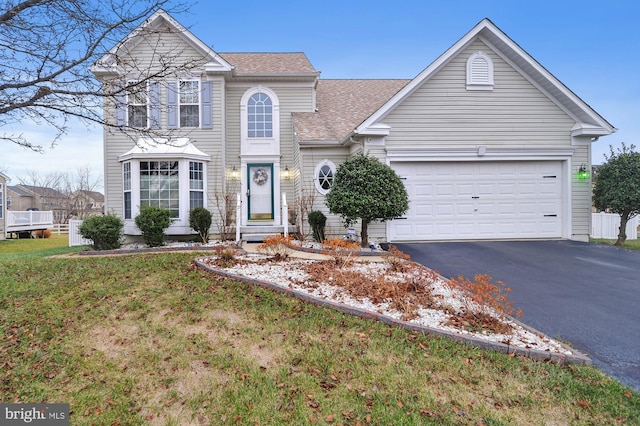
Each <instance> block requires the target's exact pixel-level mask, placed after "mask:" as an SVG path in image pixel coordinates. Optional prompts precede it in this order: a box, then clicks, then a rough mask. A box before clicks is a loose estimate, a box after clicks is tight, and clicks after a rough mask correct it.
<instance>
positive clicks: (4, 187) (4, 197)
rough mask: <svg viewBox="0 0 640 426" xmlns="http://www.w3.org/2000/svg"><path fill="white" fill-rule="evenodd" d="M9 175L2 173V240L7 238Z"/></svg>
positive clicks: (0, 231) (0, 187) (0, 189)
mask: <svg viewBox="0 0 640 426" xmlns="http://www.w3.org/2000/svg"><path fill="white" fill-rule="evenodd" d="M8 180H9V177H8V176H7V175H5V174H2V173H0V240H4V239H6V238H7V228H6V225H5V224H6V222H7V181H8Z"/></svg>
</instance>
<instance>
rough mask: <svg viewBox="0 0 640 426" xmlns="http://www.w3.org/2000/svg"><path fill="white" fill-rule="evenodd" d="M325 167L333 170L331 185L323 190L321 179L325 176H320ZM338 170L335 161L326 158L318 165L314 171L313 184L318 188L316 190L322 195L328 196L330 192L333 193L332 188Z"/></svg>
mask: <svg viewBox="0 0 640 426" xmlns="http://www.w3.org/2000/svg"><path fill="white" fill-rule="evenodd" d="M325 166H327V167H329V169H330V170H331V183H330V185H329V188H328V189H326V188H323V187H322V183H321V182H320V179H321V178H322V177H323V176H320V173H321V171H322V169H323V167H325ZM336 170H337V167H336V164H335V163H334V162H333V161H331V160H328V159H326V158H325V159H324V160H322V161H320V162H319V163H318V164H316V167H315V170H314V171H313V183H314V184H315V186H316V190H317V191H318V192H319V193H320V194H322V195H327V194H328V193H329V191H331V187H332V186H333V180H334V179H335V178H336ZM325 177H326V176H325Z"/></svg>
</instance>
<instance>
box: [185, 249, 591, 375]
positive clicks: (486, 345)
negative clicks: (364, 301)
mask: <svg viewBox="0 0 640 426" xmlns="http://www.w3.org/2000/svg"><path fill="white" fill-rule="evenodd" d="M194 263H195V264H196V265H197V266H198V267H199V268H200V269H202V270H204V271H207V272H209V273H213V274H216V275H219V276H222V277H225V278H231V279H234V280H237V281H242V282H245V283H247V284H252V285H256V286H259V287H263V288H267V289H270V290H273V291H276V292H278V293H282V294H285V295H288V296H291V297H295V298H296V299H300V300H302V301H304V302H307V303H312V304H314V305H318V306H322V307H327V308H331V309H334V310H336V311H338V312H342V313H345V314H348V315H354V316H357V317H361V318H365V319H373V320H376V321H380V322H382V323H384V324H387V325H389V326H392V327H400V328H405V329H408V330H413V331H419V332H421V333H424V334H431V335H437V336H442V337H446V338H449V339H451V340H454V341H457V342H462V343H466V344H468V345H471V346H475V347H478V348H482V349H491V350H495V351H499V352H503V353H506V354H515V355H518V356H524V357H527V358H530V359H533V360H536V361H550V362H554V363H557V364H583V365H591V359H590V358H589V357H588V356H587V355H585V354H582V353H580V352H579V351H576V350H575V349H574V348H570V347H569V346H567V345H565V344H564V343H562V342H559V343H560V345H561V346H562V347H563V348H564V349H566V350H567V351H569V352H571V354H560V353H555V352H547V351H542V350H537V349H527V348H521V347H518V346H511V345H507V344H505V343H501V342H491V341H486V340H484V339H481V338H478V337H474V336H464V335H459V334H455V333H451V332H448V331H445V330H439V329H435V328H432V327H428V326H424V325H419V324H413V323H410V322H407V321H401V320H398V319H395V318H391V317H389V316H386V315H383V314H380V313H379V312H374V311H369V310H366V309H361V308H356V307H352V306H348V305H344V304H342V303H337V302H333V301H331V300H327V299H322V298H319V297H315V296H312V295H310V294H308V293H306V292H302V291H298V290H294V289H291V288H288V287H284V286H280V285H278V284H275V283H272V282H270V281H264V280H258V279H255V278H249V277H245V276H242V275H237V274H233V273H230V272H226V271H224V270H222V269H219V268H214V267H212V266H210V265H207V264H206V263H204V262H202V260H201V259H196V260H195V261H194ZM509 319H510V320H512V321H513V322H515V323H516V324H518V325H520V326H522V327H523V328H525V329H526V330H528V331H530V332H532V333H536V334H538V335H541V336H542V335H544V334H543V333H540V332H539V331H538V330H535V329H534V328H532V327H529V326H528V325H526V324H523V323H521V322H520V321H518V320H516V319H515V318H511V317H510V318H509Z"/></svg>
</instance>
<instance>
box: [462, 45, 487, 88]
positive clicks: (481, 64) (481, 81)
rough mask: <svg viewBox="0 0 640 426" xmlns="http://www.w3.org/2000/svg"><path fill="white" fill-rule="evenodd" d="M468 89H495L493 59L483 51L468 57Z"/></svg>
mask: <svg viewBox="0 0 640 426" xmlns="http://www.w3.org/2000/svg"><path fill="white" fill-rule="evenodd" d="M467 90H493V61H492V60H491V57H490V56H489V55H487V54H486V53H484V52H482V51H478V52H475V53H474V54H472V55H471V56H469V59H467Z"/></svg>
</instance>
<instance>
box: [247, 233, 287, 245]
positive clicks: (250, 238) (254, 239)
mask: <svg viewBox="0 0 640 426" xmlns="http://www.w3.org/2000/svg"><path fill="white" fill-rule="evenodd" d="M276 234H278V232H274V233H271V234H241V236H240V239H242V241H245V242H247V243H262V242H264V239H265V238H267V237H272V236H274V235H276Z"/></svg>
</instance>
